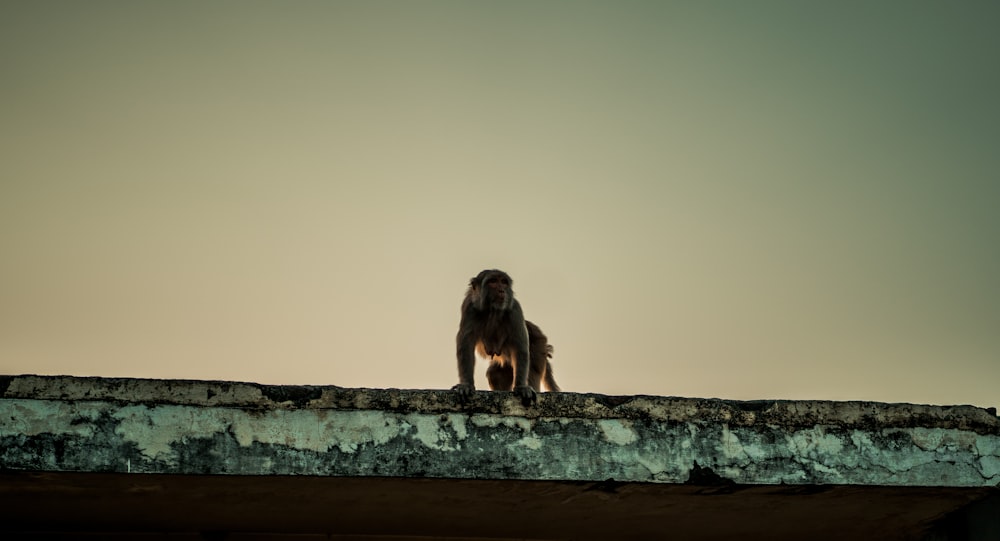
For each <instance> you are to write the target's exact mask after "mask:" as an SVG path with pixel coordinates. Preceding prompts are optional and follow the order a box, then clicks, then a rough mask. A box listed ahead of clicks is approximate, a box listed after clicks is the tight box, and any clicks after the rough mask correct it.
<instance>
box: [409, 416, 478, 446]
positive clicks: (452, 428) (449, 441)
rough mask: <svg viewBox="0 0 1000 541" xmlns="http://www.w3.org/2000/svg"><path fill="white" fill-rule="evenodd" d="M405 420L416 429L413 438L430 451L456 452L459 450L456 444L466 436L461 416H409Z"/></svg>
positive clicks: (463, 418)
mask: <svg viewBox="0 0 1000 541" xmlns="http://www.w3.org/2000/svg"><path fill="white" fill-rule="evenodd" d="M406 418H407V420H409V422H410V423H412V424H413V426H414V427H416V433H415V434H414V435H413V437H414V438H415V439H417V440H419V441H420V442H421V443H423V444H424V445H425V446H427V447H430V448H431V449H436V450H438V451H457V450H459V449H461V445H460V444H459V443H458V442H459V441H461V440H464V439H465V438H466V437H467V436H468V432H467V430H466V427H465V417H464V416H462V415H456V414H449V415H440V416H439V415H420V414H410V415H407V417H406ZM452 433H454V437H452Z"/></svg>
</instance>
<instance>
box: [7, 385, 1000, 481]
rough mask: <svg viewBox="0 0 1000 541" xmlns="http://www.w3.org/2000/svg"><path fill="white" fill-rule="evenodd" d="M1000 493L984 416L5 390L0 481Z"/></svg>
mask: <svg viewBox="0 0 1000 541" xmlns="http://www.w3.org/2000/svg"><path fill="white" fill-rule="evenodd" d="M2 469H10V470H35V471H74V472H134V473H178V474H179V473H184V474H239V475H318V476H398V477H440V478H469V479H510V480H517V479H523V480H578V481H602V480H606V479H614V480H615V481H619V482H656V483H694V484H720V485H722V484H728V483H738V484H747V485H753V484H780V483H784V484H852V485H878V486H949V487H993V486H998V485H1000V420H998V419H997V416H996V415H995V412H994V411H987V410H984V409H980V408H974V407H970V406H955V407H936V406H919V405H910V404H879V403H865V402H800V401H797V402H787V401H760V402H735V401H723V400H703V399H684V398H665V397H651V396H635V397H608V396H602V395H588V394H574V393H562V394H557V395H542V396H541V398H540V401H539V404H538V406H537V407H531V408H525V407H523V406H522V405H521V404H520V402H519V401H517V400H516V399H515V398H514V397H513V396H512V395H511V394H510V393H488V392H481V393H478V394H477V395H476V396H475V397H474V399H473V400H472V401H471V402H470V403H469V404H461V403H460V402H458V401H457V399H456V397H455V395H454V394H453V393H451V392H448V391H404V390H371V389H343V388H339V387H308V386H302V387H298V386H295V387H290V386H263V385H255V384H246V383H225V382H204V381H159V380H134V379H98V378H71V377H39V376H14V377H2V378H0V470H2Z"/></svg>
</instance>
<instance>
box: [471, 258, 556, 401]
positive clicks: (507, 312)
mask: <svg viewBox="0 0 1000 541" xmlns="http://www.w3.org/2000/svg"><path fill="white" fill-rule="evenodd" d="M511 284H512V280H511V279H510V276H509V275H508V274H507V273H506V272H503V271H501V270H497V269H489V270H484V271H482V272H480V273H479V274H478V275H476V276H475V277H474V278H472V279H471V280H469V289H468V291H466V292H465V299H464V300H463V301H462V318H461V321H460V322H459V324H458V336H457V337H456V339H455V342H456V346H457V353H458V385H455V386H454V387H452V390H454V391H457V392H458V394H459V397H460V398H461V399H462V400H466V399H468V398H469V397H470V396H472V392H473V391H475V389H476V387H475V383H474V382H473V372H474V371H475V366H476V354H477V353H478V354H479V355H480V356H481V357H484V358H487V359H489V360H490V366H489V368H487V369H486V379H487V381H489V385H490V389H491V390H494V391H496V390H503V391H514V393H515V394H516V395H517V396H519V397H520V398H521V401H522V403H524V405H525V406H529V405H531V404H533V403H535V402H536V401H537V399H538V397H537V393H538V392H539V391H540V390H541V383H542V382H544V383H545V388H546V390H548V391H559V390H560V389H559V386H558V385H557V384H556V380H555V377H554V376H553V374H552V364H551V363H550V362H549V359H550V358H551V357H552V351H553V349H552V346H551V345H550V344H549V339H548V337H546V336H545V334H544V333H542V330H541V329H539V328H538V326H537V325H535V324H534V323H532V322H530V321H525V319H524V313H523V312H522V310H521V303H519V302H518V301H517V299H515V298H514V290H512V289H511Z"/></svg>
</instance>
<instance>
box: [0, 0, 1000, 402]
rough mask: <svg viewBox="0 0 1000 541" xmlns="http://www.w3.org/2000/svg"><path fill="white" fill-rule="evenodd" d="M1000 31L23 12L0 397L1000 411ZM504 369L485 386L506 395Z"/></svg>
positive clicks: (937, 17)
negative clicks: (360, 396) (16, 385)
mask: <svg viewBox="0 0 1000 541" xmlns="http://www.w3.org/2000/svg"><path fill="white" fill-rule="evenodd" d="M998 27H1000V4H998V3H997V2H921V1H910V0H907V1H901V2H888V1H886V2H869V1H857V2H855V1H838V2H801V1H787V2H773V1H754V2H743V1H730V2H711V1H691V2H668V1H662V2H627V1H613V2H612V1H608V2H586V1H580V0H568V1H541V2H536V1H524V2H518V1H504V2H457V1H455V2H451V1H448V2H444V1H426V2H420V1H417V2H373V1H367V0H366V1H358V2H334V1H322V2H311V1H294V2H252V1H245V0H240V1H215V2H203V1H170V2H153V1H149V2H143V1H122V2H101V1H88V2H76V1H65V2H53V1H37V0H31V1H23V2H18V1H6V2H3V3H0V76H2V84H0V151H2V159H0V373H7V374H17V373H41V374H73V375H98V376H129V377H154V378H190V379H224V380H243V381H257V382H261V383H273V384H316V385H321V384H324V385H325V384H333V385H341V386H347V387H400V388H437V389H440V388H447V387H450V386H451V385H452V384H454V383H455V382H456V381H457V375H456V370H455V356H454V335H455V331H456V328H457V324H458V316H459V305H460V303H461V300H462V296H463V294H464V291H465V287H466V284H467V283H468V280H469V278H470V277H472V276H474V275H475V274H476V273H477V272H479V271H480V270H482V269H484V268H493V267H497V268H501V269H504V270H506V271H508V272H509V273H510V274H511V275H512V276H513V278H514V289H515V291H516V293H517V296H518V298H519V299H520V300H521V303H522V305H523V306H524V308H525V312H526V314H527V316H528V319H531V320H533V321H535V322H536V323H538V324H539V325H540V326H541V327H542V329H543V330H544V331H545V332H546V334H548V335H549V338H550V340H551V342H552V344H553V345H554V346H555V357H554V359H553V363H554V366H555V372H556V375H557V379H558V381H559V383H560V384H561V385H562V387H563V388H564V389H565V390H567V391H580V392H599V393H607V394H659V395H678V396H697V397H721V398H733V399H770V398H786V399H805V398H813V399H834V400H848V399H850V400H853V399H860V400H878V401H888V402H896V401H902V402H920V403H937V404H958V403H962V404H964V403H971V404H975V405H980V406H997V405H1000V98H998V96H1000V32H997V28H998ZM483 371H484V364H483V363H480V365H479V370H478V377H479V378H480V379H479V385H480V388H485V381H484V378H483Z"/></svg>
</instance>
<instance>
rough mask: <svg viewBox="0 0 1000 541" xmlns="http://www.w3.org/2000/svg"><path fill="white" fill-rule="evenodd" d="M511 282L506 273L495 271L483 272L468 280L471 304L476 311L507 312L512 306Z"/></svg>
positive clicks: (512, 291)
mask: <svg viewBox="0 0 1000 541" xmlns="http://www.w3.org/2000/svg"><path fill="white" fill-rule="evenodd" d="M512 283H513V280H511V279H510V276H508V275H507V273H506V272H504V271H502V270H497V269H489V270H484V271H483V272H480V273H479V274H477V275H476V277H475V278H473V279H472V280H469V292H468V293H467V295H468V296H469V297H470V298H471V299H472V304H473V305H474V306H475V307H476V309H477V310H509V309H510V307H511V306H512V305H513V304H514V290H513V289H511V288H510V286H511V284H512Z"/></svg>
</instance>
